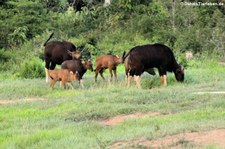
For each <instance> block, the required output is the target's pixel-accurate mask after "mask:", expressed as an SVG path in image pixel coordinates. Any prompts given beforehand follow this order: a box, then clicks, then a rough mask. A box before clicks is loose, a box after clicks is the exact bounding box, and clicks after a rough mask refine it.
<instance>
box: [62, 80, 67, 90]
mask: <svg viewBox="0 0 225 149" xmlns="http://www.w3.org/2000/svg"><path fill="white" fill-rule="evenodd" d="M65 86H66V81H65V80H62V87H61V88H62V89H65Z"/></svg>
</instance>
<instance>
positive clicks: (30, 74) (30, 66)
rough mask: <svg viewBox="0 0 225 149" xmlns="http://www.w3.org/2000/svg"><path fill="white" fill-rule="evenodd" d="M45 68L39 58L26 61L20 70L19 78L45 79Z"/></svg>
mask: <svg viewBox="0 0 225 149" xmlns="http://www.w3.org/2000/svg"><path fill="white" fill-rule="evenodd" d="M43 68H44V66H43V63H42V62H41V61H40V59H38V58H34V59H32V60H30V59H27V60H25V61H24V62H23V63H22V64H21V66H20V69H19V72H18V76H19V77H22V78H42V77H44V75H45V74H44V71H43V70H44V69H43Z"/></svg>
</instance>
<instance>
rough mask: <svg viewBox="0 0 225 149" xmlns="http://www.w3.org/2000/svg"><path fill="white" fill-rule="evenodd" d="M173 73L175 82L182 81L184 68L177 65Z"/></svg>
mask: <svg viewBox="0 0 225 149" xmlns="http://www.w3.org/2000/svg"><path fill="white" fill-rule="evenodd" d="M174 73H175V77H176V80H177V81H180V82H183V81H184V67H183V66H182V65H178V67H177V68H176V71H175V72H174Z"/></svg>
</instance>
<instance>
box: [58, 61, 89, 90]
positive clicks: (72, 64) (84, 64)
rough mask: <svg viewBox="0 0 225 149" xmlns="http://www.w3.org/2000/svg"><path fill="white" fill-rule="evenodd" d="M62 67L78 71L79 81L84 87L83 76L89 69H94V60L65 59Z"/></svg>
mask: <svg viewBox="0 0 225 149" xmlns="http://www.w3.org/2000/svg"><path fill="white" fill-rule="evenodd" d="M61 68H62V69H68V70H70V71H72V72H74V73H75V72H78V73H79V77H78V79H77V80H78V81H79V84H80V85H81V87H84V85H83V81H82V77H83V75H84V74H85V73H86V71H87V69H89V70H91V71H93V67H92V62H91V61H90V60H88V61H81V60H79V59H73V60H67V61H64V62H63V63H62V65H61Z"/></svg>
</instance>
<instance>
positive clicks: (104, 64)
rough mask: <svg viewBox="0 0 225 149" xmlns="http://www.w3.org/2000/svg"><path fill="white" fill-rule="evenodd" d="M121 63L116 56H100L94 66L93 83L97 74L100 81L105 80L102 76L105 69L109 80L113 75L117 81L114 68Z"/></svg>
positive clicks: (119, 58)
mask: <svg viewBox="0 0 225 149" xmlns="http://www.w3.org/2000/svg"><path fill="white" fill-rule="evenodd" d="M121 62H122V59H121V57H119V56H118V55H116V56H115V55H111V54H108V55H102V56H100V57H98V58H97V59H96V62H95V65H96V68H95V81H97V77H98V73H100V75H101V77H102V79H103V80H105V78H104V76H103V72H104V70H105V69H107V68H109V72H110V76H111V79H112V77H113V73H114V77H115V78H116V79H117V75H116V67H117V66H118V65H119V64H120V63H121ZM112 70H113V73H112Z"/></svg>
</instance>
